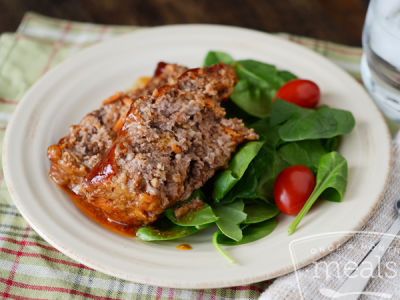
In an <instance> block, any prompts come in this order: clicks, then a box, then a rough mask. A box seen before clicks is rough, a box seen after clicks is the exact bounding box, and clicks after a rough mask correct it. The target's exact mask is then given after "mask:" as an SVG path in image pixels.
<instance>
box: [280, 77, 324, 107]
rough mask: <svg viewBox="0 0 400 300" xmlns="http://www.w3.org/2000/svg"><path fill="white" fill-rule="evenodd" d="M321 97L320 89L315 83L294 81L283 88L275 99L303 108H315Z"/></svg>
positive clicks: (303, 80)
mask: <svg viewBox="0 0 400 300" xmlns="http://www.w3.org/2000/svg"><path fill="white" fill-rule="evenodd" d="M320 96H321V93H320V90H319V87H318V85H317V84H316V83H315V82H313V81H311V80H306V79H293V80H290V81H288V82H286V83H285V84H284V85H283V86H281V88H280V89H279V90H278V92H277V93H276V95H275V97H274V101H275V99H276V98H280V99H282V100H285V101H287V102H291V103H294V104H297V105H298V106H301V107H306V108H314V107H315V106H317V103H318V101H319V97H320Z"/></svg>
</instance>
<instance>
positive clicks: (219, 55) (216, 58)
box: [204, 51, 234, 67]
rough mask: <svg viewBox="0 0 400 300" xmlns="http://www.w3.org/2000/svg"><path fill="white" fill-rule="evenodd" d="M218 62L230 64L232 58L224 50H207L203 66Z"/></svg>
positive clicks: (232, 60)
mask: <svg viewBox="0 0 400 300" xmlns="http://www.w3.org/2000/svg"><path fill="white" fill-rule="evenodd" d="M220 62H223V63H226V64H228V65H232V64H233V62H234V59H233V58H232V57H231V56H230V55H229V54H227V53H225V52H221V51H209V52H208V53H207V55H206V58H205V59H204V66H206V67H209V66H212V65H215V64H217V63H220Z"/></svg>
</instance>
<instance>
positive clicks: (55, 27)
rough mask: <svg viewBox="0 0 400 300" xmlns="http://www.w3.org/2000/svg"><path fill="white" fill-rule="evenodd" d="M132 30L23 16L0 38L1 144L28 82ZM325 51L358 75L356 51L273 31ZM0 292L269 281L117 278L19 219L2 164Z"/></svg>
mask: <svg viewBox="0 0 400 300" xmlns="http://www.w3.org/2000/svg"><path fill="white" fill-rule="evenodd" d="M133 30H140V29H139V28H137V27H124V26H104V25H94V24H86V23H77V22H71V21H65V20H57V19H52V18H48V17H44V16H40V15H37V14H34V13H27V14H26V15H25V17H24V18H23V20H22V23H21V25H20V26H19V28H18V30H17V32H16V33H3V34H2V35H1V36H0V142H2V140H3V136H4V131H5V129H6V127H7V121H8V120H9V118H10V115H11V114H12V112H13V110H14V109H15V107H16V105H17V104H18V101H19V100H20V99H21V98H22V96H23V95H24V94H25V92H26V91H27V90H28V89H29V87H30V86H31V85H32V84H33V83H34V82H35V81H37V80H38V79H39V78H40V77H41V76H42V75H43V74H44V73H46V72H47V71H48V70H49V69H51V68H52V67H54V66H55V65H57V64H58V63H60V62H62V61H63V60H64V59H66V58H68V57H70V56H72V55H73V54H74V53H76V52H78V51H80V50H81V49H82V48H85V47H87V46H90V45H92V44H94V43H98V42H101V41H102V40H105V39H109V38H112V37H114V36H116V35H119V34H123V33H126V32H131V31H133ZM278 35H279V36H280V37H281V38H284V39H289V40H291V41H293V42H296V43H299V44H301V45H304V46H306V47H308V48H311V49H312V50H314V51H316V52H318V53H320V54H322V55H323V56H326V57H327V58H329V59H330V60H332V61H333V62H334V63H336V64H338V65H339V66H340V67H342V68H344V69H345V70H346V71H348V72H349V73H350V74H351V75H353V76H354V77H356V78H357V79H359V63H360V57H361V54H362V51H361V49H360V48H353V47H347V46H343V45H338V44H334V43H330V42H325V41H319V40H315V39H310V38H304V37H296V36H292V35H288V34H278ZM0 180H1V186H0V294H1V296H3V298H12V299H31V298H44V299H65V298H76V299H86V298H95V299H142V298H143V299H256V298H258V296H259V295H260V293H261V292H262V291H263V290H265V289H267V288H268V286H269V284H270V282H262V283H257V284H252V285H248V286H237V287H231V288H224V289H209V290H181V289H172V288H161V287H157V286H149V285H143V284H137V283H133V282H128V281H124V280H120V279H118V278H115V277H111V276H108V275H105V274H103V273H100V272H97V271H95V270H92V269H90V268H88V267H86V266H84V265H82V264H80V263H77V262H76V261H74V260H72V259H70V258H68V257H66V256H65V255H63V254H62V253H60V252H59V251H57V250H56V249H54V248H53V247H52V246H50V245H49V244H48V243H47V242H45V241H44V240H43V239H42V238H41V237H40V236H39V235H38V234H37V233H36V232H35V231H33V230H32V229H31V228H30V227H29V225H28V224H27V223H26V221H25V220H24V219H23V218H22V217H21V215H20V214H19V213H18V210H17V209H16V207H15V205H14V204H13V202H12V200H11V198H10V196H9V194H8V191H7V187H6V185H5V183H4V181H3V172H2V167H1V162H0Z"/></svg>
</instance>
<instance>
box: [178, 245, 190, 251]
mask: <svg viewBox="0 0 400 300" xmlns="http://www.w3.org/2000/svg"><path fill="white" fill-rule="evenodd" d="M176 249H179V250H192V249H193V248H192V246H190V245H189V244H180V245H178V246H176Z"/></svg>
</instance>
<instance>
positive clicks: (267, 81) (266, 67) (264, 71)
mask: <svg viewBox="0 0 400 300" xmlns="http://www.w3.org/2000/svg"><path fill="white" fill-rule="evenodd" d="M234 67H235V70H236V74H237V75H238V77H239V78H241V79H246V80H247V81H248V82H250V83H251V84H252V85H254V86H256V87H258V88H264V89H270V90H272V89H273V90H277V89H279V87H280V86H281V82H280V80H279V79H278V75H277V71H276V67H275V66H273V65H270V64H266V63H263V62H259V61H255V60H252V59H246V60H239V61H237V62H235V63H234ZM274 95H275V94H274ZM274 95H272V97H273V96H274Z"/></svg>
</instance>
